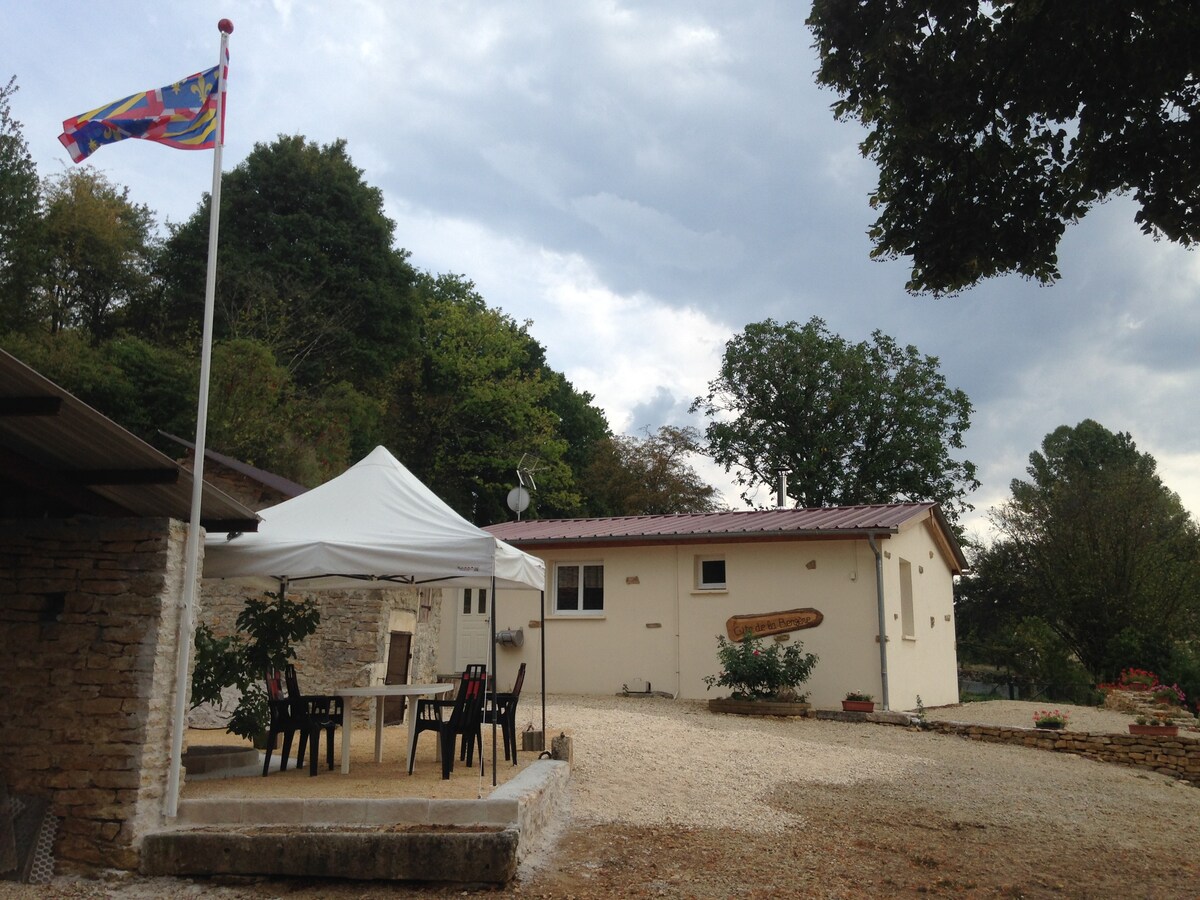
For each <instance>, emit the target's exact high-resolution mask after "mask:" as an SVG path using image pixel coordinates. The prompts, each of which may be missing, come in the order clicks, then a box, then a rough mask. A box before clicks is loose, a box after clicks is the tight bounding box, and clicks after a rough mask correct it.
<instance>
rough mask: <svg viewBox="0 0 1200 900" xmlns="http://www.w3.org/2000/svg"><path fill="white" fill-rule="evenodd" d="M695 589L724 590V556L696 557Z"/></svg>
mask: <svg viewBox="0 0 1200 900" xmlns="http://www.w3.org/2000/svg"><path fill="white" fill-rule="evenodd" d="M696 590H698V591H723V590H725V557H723V556H722V557H716V556H708V557H705V556H697V557H696Z"/></svg>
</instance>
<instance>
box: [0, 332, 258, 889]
mask: <svg viewBox="0 0 1200 900" xmlns="http://www.w3.org/2000/svg"><path fill="white" fill-rule="evenodd" d="M191 491H192V478H191V474H190V473H189V472H187V471H185V470H183V469H182V468H181V467H180V466H179V465H178V464H177V463H176V462H175V461H174V460H172V459H170V458H169V457H167V456H165V455H164V454H162V453H160V452H158V451H157V450H155V449H154V448H152V447H150V446H149V445H148V444H146V443H144V442H143V441H141V440H139V439H138V438H136V437H135V436H133V435H132V434H130V433H129V432H127V431H125V430H124V429H123V428H121V427H120V426H118V425H117V424H115V423H114V422H112V421H111V420H109V419H107V418H105V417H104V416H102V415H100V414H99V413H98V412H96V411H95V410H94V409H92V408H91V407H89V406H87V405H86V404H84V403H82V402H81V401H79V400H78V399H76V398H75V397H73V396H71V395H70V394H69V393H67V392H66V391H64V390H63V389H61V388H60V387H58V386H57V385H55V384H54V383H53V382H51V381H49V380H48V379H46V378H44V377H42V376H41V375H39V374H38V373H37V372H35V371H33V370H32V369H30V368H29V367H27V366H25V365H24V364H23V363H21V362H20V361H19V360H17V359H16V358H15V357H13V356H11V355H9V354H7V353H4V352H3V351H0V685H3V696H4V715H3V716H0V788H3V790H0V798H3V796H4V795H5V794H7V795H8V797H9V798H11V799H15V800H16V801H17V803H12V802H9V803H5V802H2V801H0V877H3V876H4V872H3V870H5V869H7V870H8V871H9V872H10V874H11V872H12V869H13V866H12V865H11V863H13V862H14V861H15V862H18V863H19V862H20V859H19V858H18V857H19V856H20V853H18V851H27V850H28V849H29V848H28V847H22V846H20V844H21V843H22V836H23V835H22V832H21V831H20V829H19V828H17V827H16V820H17V817H18V814H17V813H15V812H14V810H15V809H16V808H17V806H18V805H19V804H23V806H22V808H26V807H32V806H41V807H44V808H45V809H46V810H47V811H48V814H49V815H48V817H47V818H46V819H45V820H44V824H45V826H46V827H44V828H42V829H41V830H40V833H41V835H42V836H43V837H46V838H47V840H48V841H50V842H52V843H51V846H52V852H53V858H54V859H55V860H57V863H58V865H59V866H60V867H61V868H64V869H68V870H86V869H90V868H96V867H118V868H134V867H136V866H137V864H138V859H139V850H140V844H141V840H142V838H143V836H144V835H145V834H147V833H148V832H149V831H153V830H156V829H157V828H159V827H161V824H162V822H163V815H164V800H165V794H166V790H167V783H168V772H169V768H170V746H171V732H172V727H173V725H172V722H171V714H172V710H173V708H174V704H175V697H176V693H175V688H176V685H175V681H176V679H175V677H174V673H175V667H176V660H177V654H178V652H179V641H178V637H179V613H180V608H181V605H182V599H183V593H184V592H183V587H184V554H185V543H186V534H187V524H186V522H187V520H188V519H189V515H190V508H191ZM203 509H204V513H205V518H204V520H203V524H204V526H205V527H208V528H214V529H217V530H221V531H229V530H249V531H253V530H254V529H255V528H256V527H257V520H256V517H255V515H254V513H253V512H252V511H251V510H250V509H249V508H247V507H246V506H244V505H243V504H241V503H238V502H237V501H236V500H234V499H233V498H232V497H229V496H228V495H226V494H224V493H222V492H220V491H219V490H217V489H215V488H212V487H210V486H207V485H206V486H205V489H204V493H203ZM14 845H16V846H14ZM25 855H26V856H27V855H28V854H27V853H26V854H25ZM6 862H7V863H10V865H6V864H5V863H6Z"/></svg>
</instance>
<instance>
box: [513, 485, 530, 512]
mask: <svg viewBox="0 0 1200 900" xmlns="http://www.w3.org/2000/svg"><path fill="white" fill-rule="evenodd" d="M508 508H509V509H511V510H512V511H513V512H515V513H516V514H517V515H520V514H521V513H523V512H525V510H526V509H528V508H529V491H527V490H525V488H523V487H515V488H513V489H512V490H511V491H509V492H508Z"/></svg>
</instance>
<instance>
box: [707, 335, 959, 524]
mask: <svg viewBox="0 0 1200 900" xmlns="http://www.w3.org/2000/svg"><path fill="white" fill-rule="evenodd" d="M692 410H693V411H695V410H699V411H701V412H703V413H704V415H705V416H707V417H708V418H709V419H711V421H710V422H709V424H708V426H707V428H706V430H705V437H706V438H707V450H708V454H709V455H710V456H712V457H713V458H714V459H715V460H716V461H717V462H718V463H720V464H721V465H722V466H724V467H725V470H726V471H727V472H728V471H731V470H732V469H734V468H735V467H736V468H737V470H738V471H737V475H736V481H737V483H738V484H740V485H744V486H746V488H747V490H746V491H745V492H744V493H743V494H742V498H743V499H744V500H746V502H747V503H750V502H753V501H752V494H753V492H754V489H755V488H757V487H758V486H760V485H765V486H768V487H771V486H773V485H774V484H775V483H776V480H777V478H778V472H779V470H780V469H786V470H787V471H788V472H789V473H790V474H789V476H788V495H789V496H790V497H791V498H792V499H794V500H795V501H796V502H797V503H798V504H800V505H802V506H826V505H847V504H859V503H890V502H895V501H898V500H935V501H937V502H939V503H941V504H942V507H943V509H944V511H945V513H946V517H947V518H948V519H949V520H950V521H951V522H955V521H957V519H958V517H959V515H960V514H961V513H962V512H964V511H967V510H970V509H972V508H973V507H972V506H971V505H970V504H969V503H967V501H966V497H967V495H968V494H969V493H970V492H971V491H973V490H974V489H975V488H977V487H978V486H979V482H978V481H977V480H976V479H975V466H974V464H972V463H971V462H969V461H966V460H961V461H960V460H957V459H955V458H954V457H953V456H952V455H951V451H953V450H960V449H962V446H963V442H962V435H963V433H964V432H965V431H966V430H967V428H969V427H970V416H971V403H970V401H969V400H968V399H967V395H966V394H965V393H963V392H962V391H961V390H957V389H952V388H950V387H949V386H948V385H947V384H946V379H945V378H944V377H943V376H942V374H941V372H940V371H939V369H938V360H937V358H936V357H932V356H922V355H921V354H920V353H919V352H918V351H917V348H916V347H913V346H911V345H910V346H907V347H901V346H899V345H898V344H897V343H896V342H895V341H894V340H893V339H892V338H890V337H888V336H887V335H885V334H882V333H881V332H879V331H876V332H874V333H873V334H872V335H871V340H870V341H863V342H861V343H857V344H852V343H850V342H849V341H847V340H845V339H844V338H842V337H839V336H838V335H835V334H832V333H831V332H830V331H829V330H828V329H827V328H826V327H825V323H824V322H823V321H822V320H821V319H819V318H815V317H814V318H812V319H810V320H809V321H808V322H807V323H806V324H804V325H798V324H797V323H795V322H788V323H787V324H786V325H781V324H779V323H777V322H775V321H773V320H772V319H767V320H766V321H763V322H758V323H755V324H751V325H747V326H746V330H745V331H744V332H743V333H742V334H739V335H736V336H734V337H733V339H731V340H730V341H729V342H728V343H727V344H726V345H725V353H724V355H723V357H722V359H721V370H720V374H719V375H718V376H717V377H716V378H715V379H714V380H713V381H711V382H709V384H708V393H707V394H706V395H705V396H703V397H697V398H696V400H695V401H694V402H693V404H692Z"/></svg>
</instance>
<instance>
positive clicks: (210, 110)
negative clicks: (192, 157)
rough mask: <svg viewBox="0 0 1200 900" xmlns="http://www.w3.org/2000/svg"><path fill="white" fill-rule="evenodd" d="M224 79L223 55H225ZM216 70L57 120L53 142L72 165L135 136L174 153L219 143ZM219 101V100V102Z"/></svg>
mask: <svg viewBox="0 0 1200 900" xmlns="http://www.w3.org/2000/svg"><path fill="white" fill-rule="evenodd" d="M225 66H226V75H228V66H229V54H228V52H226V54H225ZM217 74H218V73H217V67H216V66H213V67H212V68H211V69H205V70H204V71H203V72H197V73H196V74H195V75H189V76H188V77H187V78H185V79H183V80H182V81H177V82H175V83H174V84H169V85H167V86H166V87H161V88H157V89H156V90H152V91H143V92H142V93H140V94H134V95H133V96H131V97H126V98H125V99H124V100H118V101H116V102H115V103H110V104H108V105H107V106H101V107H100V108H99V109H93V110H92V111H91V112H86V113H83V114H82V115H78V116H75V117H73V118H70V119H67V120H66V121H64V122H63V133H62V134H61V135H59V137H58V139H59V141H61V142H62V145H63V146H64V147H66V148H67V152H69V153H70V154H71V159H73V160H74V161H75V162H82V161H83V160H85V159H87V158H88V157H89V156H90V155H91V154H92V153H94V152H95V151H96V150H97V149H99V148H100V147H102V146H104V145H105V144H112V143H116V142H117V141H123V140H125V138H141V139H142V140H146V141H155V142H157V143H159V144H166V145H167V146H168V147H175V148H177V149H179V150H211V149H213V148H214V147H215V146H216V145H217V140H218V138H219V139H221V140H222V141H223V140H224V125H225V122H224V119H225V112H224V110H225V104H224V102H222V104H221V119H222V121H221V127H220V132H221V133H220V134H219V135H218V127H217V83H218V80H217ZM222 99H223V98H222Z"/></svg>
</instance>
